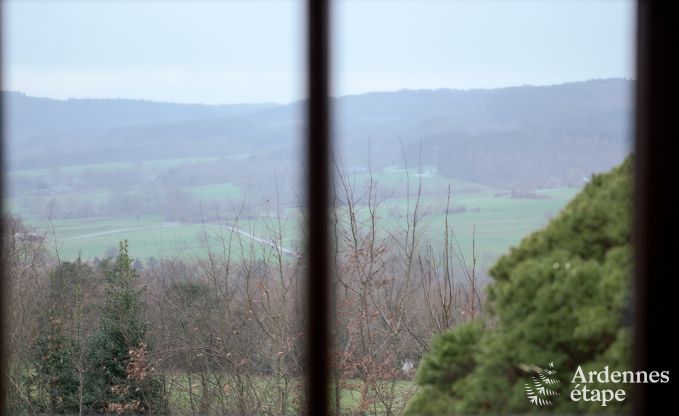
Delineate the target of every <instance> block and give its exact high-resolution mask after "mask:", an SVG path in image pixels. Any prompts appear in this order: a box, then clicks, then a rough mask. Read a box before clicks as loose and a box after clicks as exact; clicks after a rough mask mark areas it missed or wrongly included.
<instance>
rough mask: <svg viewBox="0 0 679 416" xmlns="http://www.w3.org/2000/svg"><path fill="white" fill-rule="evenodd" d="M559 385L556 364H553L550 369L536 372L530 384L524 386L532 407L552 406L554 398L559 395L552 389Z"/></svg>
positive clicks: (550, 364)
mask: <svg viewBox="0 0 679 416" xmlns="http://www.w3.org/2000/svg"><path fill="white" fill-rule="evenodd" d="M559 383H560V381H559V379H558V378H556V370H555V369H554V363H553V362H551V363H549V367H548V368H546V369H540V370H538V371H536V372H535V375H534V376H533V377H531V382H530V383H526V384H524V387H525V389H526V397H527V398H528V400H529V401H530V403H531V404H532V405H535V406H550V405H551V404H552V398H553V397H556V396H558V395H559V392H558V391H555V390H553V389H552V387H553V386H554V385H556V384H559Z"/></svg>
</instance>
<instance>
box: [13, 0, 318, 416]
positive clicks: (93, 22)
mask: <svg viewBox="0 0 679 416" xmlns="http://www.w3.org/2000/svg"><path fill="white" fill-rule="evenodd" d="M3 6H5V7H4V19H5V20H4V22H3V23H4V24H3V25H2V26H3V30H4V37H3V39H4V45H3V52H5V56H4V67H3V73H4V74H5V76H6V78H5V80H4V88H5V89H6V91H3V93H2V94H3V99H4V100H5V101H4V102H5V109H6V114H5V116H6V119H5V120H6V122H7V129H6V131H5V138H6V141H7V143H6V144H7V156H6V165H5V172H4V173H5V177H6V182H7V191H6V194H5V195H4V199H3V216H4V220H5V221H6V222H7V224H8V225H9V226H8V228H7V233H6V235H5V236H3V237H4V238H5V239H6V241H7V242H8V244H7V245H6V246H5V247H6V251H5V253H3V255H4V256H5V258H6V259H7V262H6V264H7V265H8V267H9V269H8V270H7V276H8V278H7V284H8V285H9V288H10V296H9V307H8V311H7V313H8V321H7V322H8V323H9V329H8V331H9V332H8V334H7V336H6V339H7V343H8V349H9V354H10V355H9V358H10V365H9V374H8V377H9V383H8V385H9V386H10V387H9V396H8V406H9V408H8V412H9V413H13V414H18V413H29V412H30V413H33V412H37V413H45V414H48V413H49V414H51V413H69V414H78V413H86V414H90V413H101V412H123V411H143V412H144V413H150V414H166V413H168V412H170V413H171V414H215V415H217V414H220V415H222V414H246V415H251V414H272V415H273V414H275V415H282V414H296V413H299V412H300V409H301V406H302V399H303V397H302V393H303V388H302V386H303V378H302V371H303V368H304V354H303V353H304V349H303V345H304V339H303V337H304V334H303V328H304V325H305V323H304V318H303V317H304V313H303V311H304V308H303V306H304V305H303V303H302V302H301V295H302V291H303V289H304V286H305V285H304V281H303V278H302V277H301V268H300V267H299V264H300V261H301V252H300V250H301V247H303V245H302V243H301V235H302V233H301V225H300V224H301V215H300V201H304V189H303V183H304V182H303V181H302V177H303V170H302V166H303V161H302V155H303V151H302V146H303V128H304V113H303V111H302V110H303V106H302V105H301V104H300V101H299V100H301V99H303V98H304V86H305V82H304V80H305V74H304V70H303V68H304V45H305V43H304V40H303V29H304V9H303V3H302V2H301V1H296V0H290V1H277V2H250V1H240V2H238V1H226V2H211V1H210V2H195V1H190V2H189V1H187V2H176V1H168V2H129V1H107V2H5V3H4V4H3Z"/></svg>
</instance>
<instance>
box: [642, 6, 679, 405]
mask: <svg viewBox="0 0 679 416" xmlns="http://www.w3.org/2000/svg"><path fill="white" fill-rule="evenodd" d="M677 19H679V2H676V1H650V0H649V1H645V0H640V1H639V2H638V10H637V92H636V95H637V97H636V112H637V113H636V143H635V148H636V149H635V152H636V158H635V166H634V170H635V175H636V177H635V201H634V210H635V213H634V215H635V227H634V232H635V237H634V238H635V284H634V296H635V308H636V309H635V317H636V319H635V320H636V322H635V329H634V330H635V336H634V339H635V345H634V350H635V356H634V367H635V369H637V370H646V371H654V370H655V371H661V370H670V367H671V366H672V362H671V359H672V357H673V355H674V354H676V346H675V345H674V344H673V343H672V342H671V341H669V340H668V338H667V333H668V331H673V330H674V327H675V326H674V325H673V324H672V323H671V322H672V318H673V317H674V316H675V315H676V306H675V305H676V303H677V300H676V296H677V295H676V293H675V292H673V291H672V290H671V288H672V280H676V278H677V273H676V263H675V262H674V260H675V259H676V258H677V253H676V250H677V248H678V247H679V245H677V243H676V241H677V236H678V235H679V230H678V227H677V215H678V214H677V206H678V205H677V203H678V201H677V199H678V198H677V192H676V190H677V184H676V180H675V179H673V177H676V166H677V161H679V154H678V152H677V148H678V147H679V144H678V143H677V140H678V139H679V128H678V127H679V121H678V120H677V108H678V106H677V102H678V101H677V97H678V95H677V94H678V93H677V76H679V65H677V60H676V48H677V45H679V39H678V36H677V28H676V22H677ZM668 272H669V273H668ZM672 350H674V351H672ZM672 373H674V372H673V371H671V372H670V377H671V375H672ZM675 376H676V374H675ZM670 383H671V382H670ZM671 388H672V387H671V384H665V385H663V384H642V383H640V384H635V385H634V396H633V400H634V414H637V415H653V414H662V413H666V412H667V409H671V408H673V407H675V406H676V404H675V403H672V401H673V400H674V398H675V396H676V394H673V393H674V392H673V391H671Z"/></svg>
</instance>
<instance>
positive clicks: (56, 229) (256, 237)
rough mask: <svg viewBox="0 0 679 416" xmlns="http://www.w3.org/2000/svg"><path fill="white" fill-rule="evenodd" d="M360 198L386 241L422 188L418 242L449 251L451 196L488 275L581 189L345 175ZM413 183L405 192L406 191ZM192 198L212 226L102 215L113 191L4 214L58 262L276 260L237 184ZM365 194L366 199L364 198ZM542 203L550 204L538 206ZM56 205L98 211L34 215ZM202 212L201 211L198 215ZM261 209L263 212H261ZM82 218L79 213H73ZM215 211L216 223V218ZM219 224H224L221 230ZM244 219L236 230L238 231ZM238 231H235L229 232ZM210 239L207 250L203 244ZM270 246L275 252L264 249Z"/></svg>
mask: <svg viewBox="0 0 679 416" xmlns="http://www.w3.org/2000/svg"><path fill="white" fill-rule="evenodd" d="M214 160H216V158H187V159H167V160H158V161H148V162H144V163H141V164H139V163H137V164H133V163H120V164H109V163H107V164H100V165H79V166H69V167H63V168H60V169H58V170H56V172H59V174H61V175H68V174H71V175H76V174H82V173H83V172H87V171H88V170H92V169H94V170H104V171H105V170H115V169H119V170H124V169H139V168H140V167H143V168H144V169H149V171H151V172H153V171H154V169H155V170H158V169H165V168H168V167H172V166H176V165H178V164H181V163H187V162H190V163H200V162H210V161H214ZM54 172H55V170H54V169H33V170H26V171H16V172H12V173H11V174H12V175H19V176H22V175H23V176H29V177H32V178H36V177H38V178H45V179H48V178H49V177H50V175H53V174H54ZM345 178H346V181H347V183H349V184H350V185H351V186H352V187H353V189H354V190H355V192H356V193H357V195H358V197H359V199H358V207H359V210H361V211H362V215H364V216H365V215H366V213H365V205H366V204H367V199H366V195H365V189H367V186H368V184H369V183H370V180H371V179H372V181H373V182H374V183H375V184H376V186H377V189H378V190H379V195H380V196H379V198H378V200H379V202H378V207H379V216H378V227H379V231H380V233H382V236H384V237H389V236H395V235H396V234H398V233H399V232H401V231H400V230H402V229H404V228H406V227H407V222H408V220H407V218H408V213H410V215H412V213H413V210H414V209H415V197H416V196H417V194H418V189H419V188H420V185H421V198H420V204H419V208H418V213H419V216H420V222H419V223H418V229H419V233H418V236H419V238H421V241H423V242H425V243H430V244H432V245H433V246H434V247H438V248H440V247H442V239H443V229H444V228H443V227H444V221H445V218H446V215H445V209H446V203H447V194H448V189H449V188H450V192H451V200H450V207H451V208H450V211H449V213H448V223H449V227H450V228H451V229H452V230H453V232H454V233H455V236H456V238H457V239H458V242H459V244H460V247H461V249H462V251H463V253H464V254H465V256H471V251H472V243H474V249H475V253H476V256H477V259H478V261H479V264H481V265H482V266H484V267H485V266H489V265H490V264H491V263H492V262H493V261H494V260H495V259H497V258H498V257H499V256H500V255H502V254H503V253H504V252H506V251H507V250H508V249H509V248H510V247H511V246H513V245H515V244H517V243H518V242H519V241H520V240H521V239H522V238H523V237H525V236H526V235H528V234H530V233H531V232H533V231H535V230H537V229H539V228H540V227H542V226H543V225H545V224H546V222H547V221H548V220H549V218H551V217H553V216H554V215H556V214H557V213H558V212H559V210H560V209H561V208H563V207H564V206H565V204H566V203H567V202H568V201H569V200H570V199H571V198H572V197H573V196H574V195H575V194H576V193H577V191H578V190H577V189H575V188H555V189H548V190H537V191H534V194H532V195H531V198H512V197H510V194H509V191H508V190H503V189H493V188H491V187H488V186H485V185H481V184H476V183H472V182H467V181H463V180H457V179H450V178H447V177H443V176H441V175H440V174H438V173H437V172H436V171H435V170H433V169H431V168H429V169H422V170H419V171H418V170H413V169H410V170H408V171H406V170H405V169H402V168H397V167H389V168H385V169H382V170H379V171H376V172H372V173H368V172H367V171H362V172H359V173H353V174H347V175H346V176H345ZM408 183H409V184H410V187H409V188H408V187H407V186H406V184H408ZM182 189H183V190H184V191H186V193H187V194H188V195H191V198H193V199H194V200H195V201H196V205H198V204H200V206H201V207H204V208H206V209H208V210H211V211H210V212H211V213H212V217H210V218H209V219H207V220H202V219H199V220H197V221H196V220H195V219H194V220H193V221H187V220H180V221H177V220H167V219H164V218H163V217H162V216H161V215H133V216H130V215H128V216H125V215H120V216H114V217H111V216H110V215H109V216H103V215H100V214H97V212H101V211H103V210H104V209H105V208H106V207H107V206H108V204H111V203H112V201H115V200H116V198H117V197H116V195H118V194H116V192H118V193H120V192H121V191H120V190H117V191H113V190H109V189H87V190H79V191H65V192H59V193H55V194H54V195H43V194H39V195H36V193H35V192H34V191H33V192H23V193H22V192H18V193H15V194H14V195H13V196H12V197H10V198H6V199H5V201H4V205H5V209H7V210H9V211H10V212H13V213H14V214H16V215H19V216H21V217H22V218H23V219H24V221H25V222H27V223H28V224H29V225H31V226H32V227H34V228H35V229H36V230H37V231H38V232H40V233H44V234H45V235H46V241H47V243H48V246H49V248H50V250H51V251H52V252H54V253H58V254H59V256H60V257H61V258H66V259H73V258H75V257H77V256H81V257H82V258H84V259H91V258H94V257H101V256H105V255H107V254H110V253H112V252H113V248H115V247H116V246H117V243H118V241H120V240H123V239H127V240H128V241H129V243H130V251H131V255H132V256H133V257H135V258H138V259H141V260H145V259H148V258H151V257H154V258H171V257H196V256H197V257H204V256H205V255H206V253H207V247H208V244H207V243H209V245H210V246H211V247H213V249H214V247H215V246H218V247H220V250H222V244H221V242H220V241H221V240H228V239H229V238H232V253H231V254H232V256H234V257H235V258H238V257H240V256H242V255H246V256H253V255H254V256H263V255H267V253H269V252H271V251H273V247H272V246H271V243H270V241H272V240H274V239H277V237H275V235H276V234H277V227H278V222H277V220H276V215H277V214H276V213H275V212H271V209H272V208H271V207H268V208H267V211H266V212H251V211H248V212H247V218H246V217H245V215H241V214H237V211H238V210H239V206H240V204H241V202H242V201H243V200H245V199H246V198H247V196H246V195H247V193H246V192H244V188H243V187H242V186H239V185H238V184H235V183H231V182H225V183H213V184H209V185H201V186H193V187H184V188H182ZM124 192H126V193H127V194H128V195H130V196H131V198H132V200H133V201H134V200H137V199H143V197H144V195H145V192H147V191H145V190H144V189H130V190H125V191H124ZM362 192H363V194H361V193H362ZM540 198H544V199H540ZM46 201H47V202H49V203H54V204H58V205H59V206H61V207H78V206H82V205H83V204H88V205H90V206H92V207H93V208H92V209H93V210H94V214H90V215H89V216H88V217H83V218H79V217H78V214H77V213H75V214H73V215H69V216H68V217H67V218H66V219H64V218H61V219H53V220H51V221H48V220H47V219H46V216H45V215H36V214H35V213H32V212H31V207H33V206H35V205H36V204H37V203H38V202H41V203H43V204H45V203H47V202H46ZM201 209H202V208H201ZM263 209H264V208H261V207H260V208H258V210H260V211H261V210H263ZM74 212H77V211H74ZM215 212H218V214H215ZM215 215H218V218H219V219H220V220H221V221H217V220H216V217H215ZM239 215H240V219H239V220H238V224H235V223H234V221H235V220H234V219H233V218H235V217H236V216H239ZM299 222H300V215H299V211H298V209H296V208H293V207H284V208H282V210H281V227H282V229H283V244H282V246H283V247H284V248H286V249H289V250H292V251H296V250H299V247H300V246H301V244H300V241H299V238H298V235H299ZM232 226H236V227H237V229H238V230H239V231H238V232H235V231H234V230H233V229H231V228H229V227H232ZM206 235H207V236H208V238H207V243H206ZM267 242H269V243H267Z"/></svg>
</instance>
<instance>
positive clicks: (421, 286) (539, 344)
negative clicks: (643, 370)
mask: <svg viewBox="0 0 679 416" xmlns="http://www.w3.org/2000/svg"><path fill="white" fill-rule="evenodd" d="M633 21H634V4H633V2H631V1H618V2H600V1H552V2H532V1H528V2H524V1H502V2H491V1H468V2H465V1H451V2H439V1H429V2H421V1H399V2H390V3H388V4H387V3H386V2H381V1H338V2H336V6H335V22H334V23H335V27H334V34H335V40H334V41H335V50H334V56H333V58H334V63H335V67H334V69H335V74H334V75H335V78H334V94H333V95H334V96H335V97H336V99H335V101H334V106H335V107H334V111H335V112H334V126H335V139H336V149H335V150H336V152H335V166H334V173H335V181H334V183H335V189H334V191H335V204H334V222H333V225H334V227H335V241H336V242H337V247H336V248H335V268H334V272H335V277H334V279H335V280H334V296H335V303H336V308H337V313H336V321H335V327H334V345H335V350H334V355H333V357H334V365H335V367H336V371H335V374H334V375H335V379H334V380H333V383H334V384H333V387H334V393H335V396H334V397H335V399H336V400H335V401H334V402H333V403H332V406H333V408H334V409H335V411H336V413H340V412H360V413H361V414H399V413H401V412H405V413H406V414H450V413H455V414H474V413H481V412H486V413H488V412H490V413H498V414H515V413H524V412H529V411H531V410H532V409H534V408H536V407H537V408H538V409H537V410H543V411H545V412H548V413H551V412H562V413H569V414H572V413H579V412H594V413H600V412H601V411H602V409H603V410H610V409H612V410H613V411H614V412H615V411H618V412H624V411H629V409H630V407H629V404H630V400H629V393H630V385H629V384H615V383H613V384H605V383H604V384H601V382H600V384H598V385H597V386H598V387H596V386H593V385H592V384H586V387H587V388H588V389H590V390H591V389H602V388H605V389H611V388H612V389H614V390H616V389H622V390H624V391H625V394H626V395H627V399H624V400H621V401H620V400H617V399H616V400H612V401H610V402H609V403H606V405H607V406H606V407H602V405H603V403H602V401H601V400H598V401H596V400H594V401H591V400H588V401H585V400H579V401H574V400H571V396H570V394H571V391H573V390H574V389H576V387H575V384H572V383H571V381H572V380H573V377H574V374H575V372H576V371H577V370H578V368H579V367H578V366H582V368H585V369H587V370H593V371H604V368H605V367H606V366H608V368H609V369H610V371H613V370H616V371H624V370H628V369H629V367H630V363H631V361H630V360H631V358H630V349H631V342H630V325H631V319H630V314H631V312H630V306H629V302H628V299H629V291H630V284H629V283H630V282H629V273H630V270H631V269H630V267H631V253H632V252H631V247H630V233H631V230H630V225H631V222H630V221H631V220H630V218H631V213H630V207H631V203H630V198H631V194H630V192H631V176H630V171H631V166H630V162H629V155H630V152H631V132H632V125H631V116H632V114H633V96H632V91H633V88H634V73H633V69H632V63H633V57H634V50H633V39H634V33H633V30H634V27H633ZM552 365H553V367H552ZM540 377H544V378H545V379H549V381H548V382H546V381H544V379H541V378H540ZM536 380H537V383H538V384H535V383H536ZM541 380H542V381H541ZM552 382H553V383H552ZM540 383H542V384H540ZM602 386H604V387H602ZM606 386H607V387H606ZM578 388H579V389H582V385H581V386H580V387H578ZM557 393H558V394H559V395H558V396H556V394H557Z"/></svg>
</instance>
